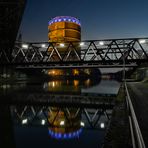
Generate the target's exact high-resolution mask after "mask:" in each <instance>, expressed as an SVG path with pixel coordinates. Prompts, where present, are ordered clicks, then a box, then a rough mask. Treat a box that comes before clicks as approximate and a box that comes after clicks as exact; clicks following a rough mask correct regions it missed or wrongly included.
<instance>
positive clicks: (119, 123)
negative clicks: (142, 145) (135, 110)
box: [103, 86, 131, 148]
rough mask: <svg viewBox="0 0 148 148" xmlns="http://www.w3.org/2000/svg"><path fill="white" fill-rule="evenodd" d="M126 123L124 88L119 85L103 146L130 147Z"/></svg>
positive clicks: (107, 147)
mask: <svg viewBox="0 0 148 148" xmlns="http://www.w3.org/2000/svg"><path fill="white" fill-rule="evenodd" d="M129 137H130V132H129V123H128V114H127V111H126V103H125V94H124V89H123V87H122V86H121V88H120V90H119V92H118V96H117V98H116V104H115V107H114V109H113V114H112V118H111V120H110V124H109V127H108V129H107V131H106V136H105V139H104V143H103V148H110V147H113V148H126V147H131V141H130V138H129Z"/></svg>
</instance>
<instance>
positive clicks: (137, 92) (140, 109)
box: [128, 82, 148, 147]
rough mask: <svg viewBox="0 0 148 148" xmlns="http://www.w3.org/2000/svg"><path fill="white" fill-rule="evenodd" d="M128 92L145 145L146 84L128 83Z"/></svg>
mask: <svg viewBox="0 0 148 148" xmlns="http://www.w3.org/2000/svg"><path fill="white" fill-rule="evenodd" d="M128 87H129V93H130V96H131V99H132V102H133V106H134V110H135V113H136V116H137V119H138V123H139V126H140V129H141V132H142V135H143V139H144V142H145V144H146V147H147V146H148V86H147V85H146V84H144V83H140V82H135V83H129V85H128Z"/></svg>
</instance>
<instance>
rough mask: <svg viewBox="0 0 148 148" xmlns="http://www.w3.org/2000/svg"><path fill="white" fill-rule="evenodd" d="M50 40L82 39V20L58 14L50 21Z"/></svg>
mask: <svg viewBox="0 0 148 148" xmlns="http://www.w3.org/2000/svg"><path fill="white" fill-rule="evenodd" d="M48 39H49V41H50V42H67V41H80V40H81V24H80V21H79V20H78V19H77V18H75V17H71V16H57V17H55V18H53V19H52V20H50V21H49V23H48Z"/></svg>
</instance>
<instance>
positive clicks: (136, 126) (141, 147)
mask: <svg viewBox="0 0 148 148" xmlns="http://www.w3.org/2000/svg"><path fill="white" fill-rule="evenodd" d="M124 86H125V93H126V102H127V107H128V109H129V113H130V114H129V124H130V130H131V137H132V145H133V148H136V144H135V142H136V141H137V144H138V148H146V146H145V143H144V140H143V136H142V134H141V130H140V128H139V124H138V121H137V118H136V114H135V111H134V108H133V104H132V101H131V98H130V95H129V92H128V88H127V84H126V81H125V82H124ZM133 126H134V127H133ZM134 131H135V134H134Z"/></svg>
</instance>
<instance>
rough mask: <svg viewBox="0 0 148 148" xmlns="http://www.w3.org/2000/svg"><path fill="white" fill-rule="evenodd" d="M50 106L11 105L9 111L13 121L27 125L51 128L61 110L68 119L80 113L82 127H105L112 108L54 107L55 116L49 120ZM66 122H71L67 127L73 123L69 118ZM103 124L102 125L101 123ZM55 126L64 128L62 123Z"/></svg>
mask: <svg viewBox="0 0 148 148" xmlns="http://www.w3.org/2000/svg"><path fill="white" fill-rule="evenodd" d="M52 108H53V107H52V106H27V105H25V106H21V107H20V106H12V107H11V113H12V116H13V117H14V122H15V123H17V124H21V125H25V124H26V125H28V126H48V127H51V128H53V125H54V124H53V123H54V122H55V120H56V118H58V115H60V112H61V111H62V112H63V114H64V116H65V118H66V119H67V120H69V118H70V116H73V117H74V118H76V119H77V117H79V116H80V115H81V120H80V125H81V126H82V127H83V128H95V129H100V128H106V126H107V125H106V124H107V123H108V121H109V120H110V117H111V114H112V109H104V108H96V109H94V108H73V110H72V111H71V108H69V107H58V106H57V107H56V109H57V112H56V114H57V115H56V116H54V118H52V121H51V122H49V121H48V118H49V115H48V113H49V112H50V115H51V113H52ZM68 122H70V123H71V126H70V127H69V128H72V127H73V123H72V122H71V121H70V120H69V121H68ZM102 124H103V125H102ZM54 127H56V128H64V125H58V126H56V125H54Z"/></svg>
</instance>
